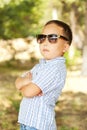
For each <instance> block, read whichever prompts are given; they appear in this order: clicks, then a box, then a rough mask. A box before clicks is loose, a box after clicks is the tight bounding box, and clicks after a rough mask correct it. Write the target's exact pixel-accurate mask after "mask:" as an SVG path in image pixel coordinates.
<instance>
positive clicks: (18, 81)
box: [15, 72, 32, 90]
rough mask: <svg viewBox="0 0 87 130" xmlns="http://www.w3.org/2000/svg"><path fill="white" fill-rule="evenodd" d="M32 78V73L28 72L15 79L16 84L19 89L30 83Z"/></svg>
mask: <svg viewBox="0 0 87 130" xmlns="http://www.w3.org/2000/svg"><path fill="white" fill-rule="evenodd" d="M31 80H32V74H31V73H30V72H28V73H26V75H25V76H24V77H18V78H17V79H16V81H15V85H16V88H17V89H19V90H20V89H21V88H22V87H24V86H25V85H28V84H29V83H30V81H31Z"/></svg>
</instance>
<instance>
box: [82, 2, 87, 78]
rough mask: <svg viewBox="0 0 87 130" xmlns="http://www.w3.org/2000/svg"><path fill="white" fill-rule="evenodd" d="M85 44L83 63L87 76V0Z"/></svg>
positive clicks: (86, 5)
mask: <svg viewBox="0 0 87 130" xmlns="http://www.w3.org/2000/svg"><path fill="white" fill-rule="evenodd" d="M84 34H85V35H84V44H83V64H82V75H84V76H87V1H85V27H84Z"/></svg>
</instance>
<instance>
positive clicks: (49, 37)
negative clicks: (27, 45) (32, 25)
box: [36, 34, 69, 44]
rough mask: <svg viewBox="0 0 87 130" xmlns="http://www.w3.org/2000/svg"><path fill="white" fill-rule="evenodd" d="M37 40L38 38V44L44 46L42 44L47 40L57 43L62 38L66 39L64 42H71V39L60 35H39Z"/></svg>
mask: <svg viewBox="0 0 87 130" xmlns="http://www.w3.org/2000/svg"><path fill="white" fill-rule="evenodd" d="M41 36H42V37H41ZM51 36H52V37H51ZM36 38H37V42H38V43H39V44H42V43H43V42H44V41H45V40H46V38H48V41H49V42H50V43H56V42H57V40H58V38H62V39H64V40H66V41H69V39H68V38H66V37H65V36H62V35H58V34H49V35H45V34H38V35H36ZM51 38H54V39H51ZM41 40H42V41H41ZM51 40H55V41H54V42H52V41H51Z"/></svg>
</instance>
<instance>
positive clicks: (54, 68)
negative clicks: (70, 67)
mask: <svg viewBox="0 0 87 130" xmlns="http://www.w3.org/2000/svg"><path fill="white" fill-rule="evenodd" d="M31 73H32V75H33V80H32V82H33V83H34V84H36V85H37V86H39V87H40V89H41V90H42V92H43V95H42V96H35V97H33V98H26V97H23V99H22V101H21V104H20V111H19V117H18V122H19V123H22V124H25V125H28V126H32V127H35V128H37V129H38V130H56V123H55V111H54V107H55V103H56V101H57V100H58V97H59V95H60V93H61V91H62V88H63V87H64V83H65V78H66V67H65V59H64V58H63V57H58V58H55V59H52V60H48V61H46V60H44V59H42V60H40V62H39V64H37V65H35V67H33V69H32V70H31Z"/></svg>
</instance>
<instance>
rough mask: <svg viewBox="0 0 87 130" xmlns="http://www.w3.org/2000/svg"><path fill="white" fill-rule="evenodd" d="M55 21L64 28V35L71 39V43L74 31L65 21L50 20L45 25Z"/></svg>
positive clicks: (69, 42)
mask: <svg viewBox="0 0 87 130" xmlns="http://www.w3.org/2000/svg"><path fill="white" fill-rule="evenodd" d="M53 23H54V24H56V25H58V26H60V27H62V28H63V31H64V35H65V36H66V37H67V39H69V41H68V44H69V45H71V42H72V31H71V28H70V26H69V25H68V24H66V23H65V22H63V21H59V20H50V21H48V22H47V23H46V24H45V26H46V25H48V24H53Z"/></svg>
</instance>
